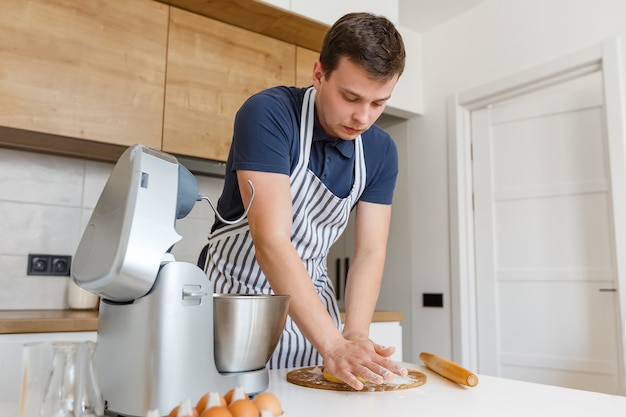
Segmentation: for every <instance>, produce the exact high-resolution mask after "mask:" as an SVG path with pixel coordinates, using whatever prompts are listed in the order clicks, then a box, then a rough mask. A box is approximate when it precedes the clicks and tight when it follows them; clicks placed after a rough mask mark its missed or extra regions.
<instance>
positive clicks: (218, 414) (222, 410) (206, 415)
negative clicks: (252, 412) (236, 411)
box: [200, 406, 233, 417]
mask: <svg viewBox="0 0 626 417" xmlns="http://www.w3.org/2000/svg"><path fill="white" fill-rule="evenodd" d="M200 417H233V415H232V413H231V412H230V411H228V407H222V406H219V407H211V408H209V409H208V410H205V411H204V412H203V413H202V414H200Z"/></svg>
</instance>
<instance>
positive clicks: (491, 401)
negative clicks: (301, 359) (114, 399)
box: [0, 364, 626, 417]
mask: <svg viewBox="0 0 626 417" xmlns="http://www.w3.org/2000/svg"><path fill="white" fill-rule="evenodd" d="M406 366H407V367H408V368H410V369H415V370H418V371H421V372H424V373H425V374H426V375H427V381H426V383H425V384H424V385H422V386H421V387H418V388H412V389H407V390H400V391H387V392H344V391H326V390H320V389H314V388H305V387H301V386H298V385H294V384H291V383H289V382H287V380H286V375H287V372H288V370H275V371H270V386H269V391H270V392H272V393H274V394H275V395H277V396H278V398H279V399H280V400H281V402H282V404H283V409H284V410H285V414H284V417H321V416H359V417H381V416H388V417H404V416H409V415H422V416H439V417H446V416H455V417H457V416H463V417H472V416H477V417H478V416H479V417H485V416H507V417H512V416H513V417H515V416H525V417H528V416H532V417H554V416H568V417H577V416H580V417H595V416H602V417H618V416H619V417H624V416H625V415H626V397H622V396H616V395H607V394H600V393H595V392H589V391H579V390H573V389H568V388H559V387H554V386H548V385H540V384H533V383H528V382H520V381H514V380H509V379H502V378H494V377H489V376H482V375H479V378H480V382H479V384H478V386H476V387H475V388H467V387H463V386H461V385H457V384H455V383H453V382H450V381H448V380H447V379H445V378H443V377H441V376H439V375H437V374H435V373H434V372H431V371H430V370H428V369H426V368H425V367H423V366H420V365H412V364H406ZM17 408H18V406H17V399H16V402H0V417H15V416H17Z"/></svg>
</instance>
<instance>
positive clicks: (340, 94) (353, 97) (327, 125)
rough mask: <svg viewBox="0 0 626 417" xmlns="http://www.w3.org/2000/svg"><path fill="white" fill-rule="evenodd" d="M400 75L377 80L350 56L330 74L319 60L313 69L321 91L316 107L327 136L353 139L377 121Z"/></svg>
mask: <svg viewBox="0 0 626 417" xmlns="http://www.w3.org/2000/svg"><path fill="white" fill-rule="evenodd" d="M397 82H398V76H397V75H396V76H394V77H393V78H392V79H390V80H389V81H386V82H381V81H378V80H374V79H372V78H371V77H370V75H369V74H368V73H367V72H366V71H365V69H363V67H361V66H360V65H358V64H355V63H353V62H352V61H350V60H349V59H348V58H346V57H342V58H341V59H340V60H339V65H338V66H337V68H336V69H335V70H334V71H333V72H332V73H330V74H329V76H326V73H325V71H324V69H323V68H322V64H321V63H320V62H319V61H318V62H316V63H315V66H314V68H313V86H314V87H315V89H316V90H317V93H316V96H315V110H316V112H317V117H318V119H319V121H320V124H321V126H322V128H323V129H324V131H325V132H326V134H327V135H329V136H330V137H333V138H340V139H344V140H352V139H354V138H356V137H357V136H358V135H360V134H361V133H363V132H365V131H366V130H367V129H369V127H370V126H371V125H372V124H374V122H375V121H376V120H377V119H378V117H379V116H380V115H381V114H382V113H383V111H384V110H385V105H386V104H387V100H388V99H389V98H390V97H391V92H392V91H393V88H394V87H395V86H396V83H397Z"/></svg>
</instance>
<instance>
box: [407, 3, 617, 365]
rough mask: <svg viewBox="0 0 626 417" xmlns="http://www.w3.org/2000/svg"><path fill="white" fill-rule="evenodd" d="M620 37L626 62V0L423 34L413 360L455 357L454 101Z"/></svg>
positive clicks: (460, 23)
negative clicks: (428, 299) (449, 108)
mask: <svg viewBox="0 0 626 417" xmlns="http://www.w3.org/2000/svg"><path fill="white" fill-rule="evenodd" d="M615 35H619V36H621V37H622V38H623V42H622V48H623V49H624V50H623V51H622V59H625V58H626V1H624V0H485V1H484V2H482V3H480V4H479V5H478V6H476V7H475V8H473V9H471V10H470V11H468V12H466V13H465V14H463V15H461V16H458V17H457V18H455V19H453V20H451V21H449V22H447V23H445V24H443V25H441V26H438V27H437V28H435V29H433V30H431V31H429V32H426V33H424V34H423V51H424V108H425V112H424V116H423V117H420V118H415V119H412V120H410V121H409V127H408V129H409V140H408V151H407V159H408V161H409V163H407V164H406V166H407V167H408V172H407V173H406V175H408V176H409V178H410V187H411V192H410V193H409V195H410V203H409V204H410V207H411V209H410V213H411V219H409V218H406V219H405V220H406V221H407V224H410V225H411V226H410V227H411V234H412V238H413V242H412V251H413V253H412V257H413V258H414V259H413V266H412V273H411V278H412V280H413V282H412V291H413V296H412V299H413V310H414V311H415V313H414V316H413V317H412V322H413V329H412V337H413V340H412V350H411V351H406V353H405V358H404V359H405V360H409V361H417V354H419V352H420V351H432V352H436V353H438V354H440V355H444V356H448V357H451V344H452V334H451V322H450V320H451V311H450V270H449V264H450V252H449V236H448V233H449V230H448V208H449V207H448V178H447V176H448V164H447V157H448V155H447V151H448V150H447V136H446V135H447V129H446V123H447V120H446V100H447V98H448V97H449V96H450V95H452V94H454V93H455V92H459V91H463V90H466V89H468V88H471V87H475V86H478V85H482V84H485V83H487V82H490V81H492V80H495V79H498V78H501V77H503V76H507V75H510V74H513V73H516V72H518V71H520V70H522V69H525V68H528V67H532V66H535V65H538V64H541V63H544V62H546V61H550V60H552V59H554V58H557V57H560V56H563V55H567V54H569V53H572V52H576V51H578V50H580V49H583V48H585V47H587V46H591V45H597V44H599V43H600V42H601V41H602V40H604V39H607V38H610V37H613V36H615ZM423 292H443V293H444V305H445V307H444V309H443V310H441V309H432V308H430V309H424V308H422V307H421V306H420V304H419V300H421V294H422V293H423ZM411 354H412V355H413V357H411V356H410V355H411Z"/></svg>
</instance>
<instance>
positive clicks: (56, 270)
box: [27, 254, 72, 276]
mask: <svg viewBox="0 0 626 417" xmlns="http://www.w3.org/2000/svg"><path fill="white" fill-rule="evenodd" d="M71 265H72V257H71V256H69V255H41V254H29V255H28V271H27V274H28V275H57V276H68V275H69V274H70V266H71Z"/></svg>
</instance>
